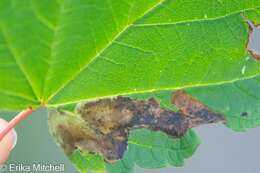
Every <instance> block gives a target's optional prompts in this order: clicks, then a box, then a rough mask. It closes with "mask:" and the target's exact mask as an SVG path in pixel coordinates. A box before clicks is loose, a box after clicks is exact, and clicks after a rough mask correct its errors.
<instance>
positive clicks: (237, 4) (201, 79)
mask: <svg viewBox="0 0 260 173" xmlns="http://www.w3.org/2000/svg"><path fill="white" fill-rule="evenodd" d="M259 8H260V2H259V1H258V0H252V1H247V0H241V1H229V0H222V1H217V0H209V1H203V0H197V1H181V0H180V1H179V0H177V1H172V0H151V1H147V2H145V1H143V2H140V1H137V0H128V1H122V2H121V1H117V0H106V1H103V0H97V1H89V0H87V1H86V0H73V1H71V0H64V1H62V0H61V1H49V0H43V1H38V0H31V1H29V0H25V1H19V0H13V1H9V0H2V1H1V2H0V11H1V12H0V19H1V20H0V28H1V29H0V45H1V47H0V48H1V49H0V57H1V58H2V61H1V64H0V65H1V80H0V84H1V85H0V103H1V104H0V105H1V108H2V109H3V108H5V109H19V108H24V107H27V106H34V105H39V104H47V105H50V106H56V105H62V104H68V103H77V102H79V101H81V100H86V99H96V98H103V97H108V96H115V95H122V94H132V93H145V92H152V91H161V90H169V89H171V90H173V89H180V88H192V87H195V86H208V85H219V84H224V83H228V82H231V81H235V80H241V79H246V78H251V77H252V76H255V75H258V74H259V63H258V62H251V64H250V67H248V68H247V71H246V73H243V74H241V69H242V68H243V67H244V65H245V61H244V59H245V58H246V57H248V56H250V55H249V54H248V52H247V50H246V44H247V41H248V33H249V29H248V26H247V24H246V22H245V18H246V17H249V18H250V19H251V20H253V21H254V22H258V21H259V16H258V15H256V14H258V13H259ZM213 9H214V10H213ZM223 62H225V63H223ZM14 86H16V87H14ZM6 99H8V100H9V103H4V102H5V100H6ZM14 103H17V104H14Z"/></svg>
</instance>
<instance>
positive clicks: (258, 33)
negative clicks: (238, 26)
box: [247, 20, 260, 60]
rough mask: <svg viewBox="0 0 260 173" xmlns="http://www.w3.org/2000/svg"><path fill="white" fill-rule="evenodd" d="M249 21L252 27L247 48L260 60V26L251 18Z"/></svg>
mask: <svg viewBox="0 0 260 173" xmlns="http://www.w3.org/2000/svg"><path fill="white" fill-rule="evenodd" d="M247 23H248V25H249V29H250V32H249V41H248V44H247V50H248V51H249V52H250V53H251V55H252V56H253V57H254V58H255V59H256V60H260V26H256V25H254V24H253V23H252V22H251V21H249V20H247Z"/></svg>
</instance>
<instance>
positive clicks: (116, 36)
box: [46, 0, 166, 103]
mask: <svg viewBox="0 0 260 173" xmlns="http://www.w3.org/2000/svg"><path fill="white" fill-rule="evenodd" d="M164 2H166V0H160V1H159V2H158V3H156V4H155V5H154V6H152V7H151V8H150V9H148V10H147V11H145V12H144V13H143V14H141V15H140V17H137V18H136V19H135V20H134V21H133V22H132V23H131V24H129V23H127V25H126V26H125V27H124V28H123V29H122V31H120V32H119V33H117V34H116V35H115V37H114V38H113V39H112V40H111V41H110V42H109V43H108V44H107V45H105V46H104V48H103V49H101V50H100V51H99V52H98V53H97V54H95V55H94V56H93V57H92V58H91V59H90V61H89V62H87V63H86V65H85V66H84V67H83V68H81V69H80V70H79V71H78V72H77V73H76V74H74V75H73V77H71V78H70V79H69V80H68V81H66V82H65V83H64V84H63V85H61V87H60V88H58V89H57V90H56V91H55V92H54V93H53V94H51V95H50V96H49V97H48V98H47V99H46V100H47V101H46V103H48V102H49V101H50V100H51V99H52V98H53V97H54V96H55V95H56V94H57V93H59V92H60V91H61V90H62V89H63V88H65V87H66V86H67V85H68V84H69V83H70V82H71V81H73V80H74V79H75V78H76V77H77V76H78V75H79V74H80V73H81V72H82V71H84V70H85V69H86V68H87V67H88V66H89V65H90V64H91V63H92V62H93V61H94V60H95V59H96V58H97V57H98V56H99V55H101V54H102V53H103V52H105V50H106V49H107V48H109V47H110V46H111V45H112V43H113V42H114V41H115V40H116V39H117V38H119V37H120V36H121V35H122V34H123V33H124V32H125V31H127V29H128V28H130V26H132V25H133V24H134V23H135V22H136V21H138V20H139V19H140V18H142V17H143V16H145V15H146V14H148V13H149V12H150V11H152V10H153V9H154V8H156V7H158V6H159V5H161V4H162V3H164Z"/></svg>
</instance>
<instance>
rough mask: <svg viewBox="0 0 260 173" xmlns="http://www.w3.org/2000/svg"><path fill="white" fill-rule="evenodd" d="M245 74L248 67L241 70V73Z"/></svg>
mask: <svg viewBox="0 0 260 173" xmlns="http://www.w3.org/2000/svg"><path fill="white" fill-rule="evenodd" d="M245 72H246V66H244V67H243V68H242V70H241V73H242V74H245Z"/></svg>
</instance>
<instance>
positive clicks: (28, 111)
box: [0, 108, 34, 141]
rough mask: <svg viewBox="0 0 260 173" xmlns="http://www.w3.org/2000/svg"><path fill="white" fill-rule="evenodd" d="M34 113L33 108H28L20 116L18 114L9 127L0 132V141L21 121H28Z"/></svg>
mask: <svg viewBox="0 0 260 173" xmlns="http://www.w3.org/2000/svg"><path fill="white" fill-rule="evenodd" d="M33 112H34V110H33V109H32V108H28V109H26V110H24V111H22V112H20V113H19V114H17V115H16V116H15V117H14V118H13V119H12V120H11V121H9V123H8V124H7V126H6V127H5V128H4V129H3V130H2V131H0V141H1V140H2V139H3V138H4V137H5V135H7V134H8V133H9V132H10V131H11V130H12V129H13V128H15V127H16V126H17V125H18V124H19V123H20V122H21V121H23V120H24V119H26V118H27V117H28V116H29V115H31V114H32V113H33Z"/></svg>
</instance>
